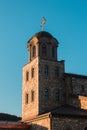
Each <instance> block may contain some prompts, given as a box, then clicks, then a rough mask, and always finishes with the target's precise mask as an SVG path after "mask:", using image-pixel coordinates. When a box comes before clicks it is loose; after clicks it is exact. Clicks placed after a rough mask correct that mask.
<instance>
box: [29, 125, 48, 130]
mask: <svg viewBox="0 0 87 130" xmlns="http://www.w3.org/2000/svg"><path fill="white" fill-rule="evenodd" d="M30 130H48V128H47V127H44V126H40V125H37V124H32V125H31V127H30Z"/></svg>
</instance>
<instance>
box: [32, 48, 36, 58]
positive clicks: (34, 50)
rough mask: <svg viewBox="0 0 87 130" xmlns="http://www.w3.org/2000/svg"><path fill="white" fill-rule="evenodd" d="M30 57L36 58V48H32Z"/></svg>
mask: <svg viewBox="0 0 87 130" xmlns="http://www.w3.org/2000/svg"><path fill="white" fill-rule="evenodd" d="M32 56H33V57H35V56H36V46H33V52H32Z"/></svg>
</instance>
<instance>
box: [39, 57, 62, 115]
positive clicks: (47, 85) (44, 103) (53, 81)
mask: <svg viewBox="0 0 87 130" xmlns="http://www.w3.org/2000/svg"><path fill="white" fill-rule="evenodd" d="M45 65H47V66H48V75H47V76H45V74H44V66H45ZM56 67H58V69H59V75H58V76H56V77H55V68H56ZM63 73H64V62H63V61H62V62H58V61H49V60H42V59H40V60H39V112H40V114H42V113H44V112H47V111H51V110H52V109H54V108H56V107H58V106H60V105H62V104H63V102H64V97H63V93H64V87H63V85H64V84H63ZM45 89H48V99H45V95H44V91H45ZM57 91H59V93H58V94H59V95H58V96H59V100H55V92H57Z"/></svg>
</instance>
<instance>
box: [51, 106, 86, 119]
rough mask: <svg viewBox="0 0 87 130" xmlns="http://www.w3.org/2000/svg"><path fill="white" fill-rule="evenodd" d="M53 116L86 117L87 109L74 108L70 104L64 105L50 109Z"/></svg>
mask: <svg viewBox="0 0 87 130" xmlns="http://www.w3.org/2000/svg"><path fill="white" fill-rule="evenodd" d="M51 113H52V115H54V116H58V115H61V116H71V117H72V116H73V117H87V110H84V109H80V108H76V107H74V106H71V105H64V106H61V107H58V108H56V109H54V110H52V111H51Z"/></svg>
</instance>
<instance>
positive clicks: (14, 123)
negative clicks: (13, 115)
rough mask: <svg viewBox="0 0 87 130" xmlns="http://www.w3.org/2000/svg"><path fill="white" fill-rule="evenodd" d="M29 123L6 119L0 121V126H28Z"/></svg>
mask: <svg viewBox="0 0 87 130" xmlns="http://www.w3.org/2000/svg"><path fill="white" fill-rule="evenodd" d="M29 126H30V124H26V123H22V122H8V121H0V128H16V129H18V128H21V129H23V128H26V129H27V128H29Z"/></svg>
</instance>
